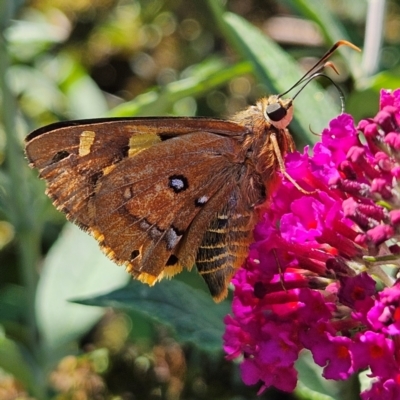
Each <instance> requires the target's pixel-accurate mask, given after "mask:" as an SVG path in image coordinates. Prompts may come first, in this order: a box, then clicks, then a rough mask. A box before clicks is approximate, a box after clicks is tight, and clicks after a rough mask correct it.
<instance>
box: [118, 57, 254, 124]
mask: <svg viewBox="0 0 400 400" xmlns="http://www.w3.org/2000/svg"><path fill="white" fill-rule="evenodd" d="M250 71H251V66H250V64H249V63H247V62H241V63H239V64H236V65H234V66H229V65H227V64H226V63H225V62H223V61H222V60H220V59H216V58H212V59H208V60H206V61H204V62H203V63H201V64H198V65H196V68H193V69H192V70H191V71H189V72H188V73H186V77H185V78H184V79H181V80H179V81H175V82H172V83H169V84H168V85H165V86H164V87H163V88H161V89H160V90H159V89H157V90H151V91H149V92H146V93H143V94H141V95H139V96H137V97H136V98H135V99H134V100H132V101H128V102H126V103H124V104H121V105H120V106H118V107H115V108H114V109H113V110H112V112H111V113H110V116H113V117H126V116H134V115H141V116H146V115H165V114H167V113H171V111H172V107H173V105H174V104H175V103H176V102H178V101H179V100H182V99H184V98H186V97H198V96H200V95H202V94H204V93H207V92H209V91H210V90H211V89H213V88H216V87H218V86H221V85H223V84H225V83H227V82H229V81H230V80H231V79H232V78H234V77H236V76H240V75H243V74H246V73H249V72H250Z"/></svg>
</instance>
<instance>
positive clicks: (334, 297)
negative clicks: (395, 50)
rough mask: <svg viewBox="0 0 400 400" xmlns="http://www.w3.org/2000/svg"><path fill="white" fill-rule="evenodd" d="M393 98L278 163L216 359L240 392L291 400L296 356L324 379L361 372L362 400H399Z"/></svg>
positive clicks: (398, 161) (397, 159)
mask: <svg viewBox="0 0 400 400" xmlns="http://www.w3.org/2000/svg"><path fill="white" fill-rule="evenodd" d="M399 124H400V90H396V91H394V92H389V91H382V93H381V105H380V111H379V112H378V114H377V115H376V116H375V117H374V118H371V119H366V120H363V121H361V122H360V123H359V124H358V126H357V127H356V126H355V125H354V121H353V119H352V117H351V116H350V115H346V114H342V115H340V116H339V117H337V118H336V119H334V120H332V121H331V122H330V125H329V128H328V129H326V130H324V131H323V133H322V137H321V141H320V142H319V143H317V144H316V145H315V146H314V148H313V155H312V156H310V155H309V154H308V149H306V150H305V151H304V153H303V154H300V153H297V152H296V153H292V154H289V155H288V156H287V158H286V169H287V172H288V173H289V175H291V177H292V178H294V179H295V181H296V182H297V183H298V185H299V186H300V187H301V188H303V189H304V192H301V191H300V190H299V189H298V188H295V187H294V186H293V184H292V183H291V182H289V181H288V180H286V179H285V177H284V176H283V177H282V183H281V185H280V187H279V188H278V190H277V191H276V193H275V194H274V196H273V199H272V201H271V205H270V208H269V209H268V211H267V212H266V214H265V215H264V217H263V220H262V221H261V222H260V223H259V224H258V226H257V228H256V230H255V243H254V244H253V245H252V247H251V249H250V254H249V257H248V259H247V261H246V263H245V265H244V267H243V268H241V269H240V270H239V271H238V272H237V273H236V275H235V277H234V279H233V281H232V282H233V284H234V286H235V292H234V299H233V306H232V311H233V316H231V315H229V316H227V317H226V318H225V324H226V331H225V334H224V348H225V352H226V353H227V357H228V358H230V359H233V358H237V357H241V360H242V361H241V365H240V367H241V374H242V379H243V381H244V382H245V383H246V384H249V385H251V384H256V383H257V382H260V381H261V382H262V387H261V389H260V392H262V391H263V390H264V389H265V388H267V387H269V386H275V387H277V388H279V389H281V390H284V391H292V390H293V389H294V388H295V386H296V383H297V371H296V369H295V365H294V363H295V361H296V360H297V358H298V356H299V353H300V351H301V350H303V349H308V350H309V351H310V352H311V353H312V355H313V358H314V361H315V363H316V364H318V365H319V366H321V367H323V376H324V377H325V378H327V379H334V380H343V379H346V378H348V377H349V376H350V375H351V374H353V373H356V372H359V371H362V370H367V369H369V372H368V374H369V376H370V377H371V378H372V379H371V381H372V385H371V387H370V388H369V389H368V390H366V391H364V392H363V393H362V394H361V397H362V399H363V400H367V399H368V400H369V399H371V400H372V399H373V400H378V399H385V400H387V399H389V400H390V399H392V400H395V399H400V281H397V280H396V278H395V274H396V272H397V269H398V267H399V266H400V246H399V244H398V242H397V241H398V238H399V233H400V190H399V189H400V188H399V178H400V127H399Z"/></svg>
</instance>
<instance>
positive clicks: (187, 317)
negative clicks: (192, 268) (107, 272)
mask: <svg viewBox="0 0 400 400" xmlns="http://www.w3.org/2000/svg"><path fill="white" fill-rule="evenodd" d="M75 302H77V303H79V304H87V305H94V306H102V307H115V308H119V309H124V310H131V311H135V312H139V313H142V314H145V315H147V316H149V317H150V318H153V319H155V320H157V321H159V322H161V323H163V324H166V325H169V326H171V327H172V328H174V330H175V331H176V333H177V335H178V337H179V338H180V339H181V340H182V341H191V342H193V343H195V344H197V345H198V346H199V347H200V348H203V349H206V350H216V349H221V348H222V335H223V332H224V323H223V318H224V316H225V315H226V314H228V313H229V311H230V304H229V303H228V302H226V301H225V302H222V303H221V304H215V303H214V302H213V300H212V299H211V297H210V295H209V294H208V293H205V292H203V291H202V290H197V289H194V288H192V287H191V286H189V285H186V284H184V283H182V282H180V281H178V280H177V279H173V280H171V281H162V282H160V283H157V285H156V286H154V287H149V286H147V285H143V284H142V283H140V282H137V281H133V282H131V283H129V284H128V285H127V286H126V287H124V288H121V289H117V290H115V291H113V292H110V293H107V294H104V295H102V296H98V297H91V298H90V297H86V298H82V297H81V298H80V299H79V300H75Z"/></svg>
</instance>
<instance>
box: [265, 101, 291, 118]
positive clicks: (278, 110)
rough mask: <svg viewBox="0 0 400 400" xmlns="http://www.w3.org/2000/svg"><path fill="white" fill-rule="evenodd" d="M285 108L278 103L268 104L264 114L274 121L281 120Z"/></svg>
mask: <svg viewBox="0 0 400 400" xmlns="http://www.w3.org/2000/svg"><path fill="white" fill-rule="evenodd" d="M286 114H287V109H286V108H285V107H284V106H283V105H282V104H280V103H273V104H268V106H267V107H266V109H265V115H266V116H267V117H268V118H269V119H270V120H271V121H274V122H278V121H281V120H283V118H285V117H286Z"/></svg>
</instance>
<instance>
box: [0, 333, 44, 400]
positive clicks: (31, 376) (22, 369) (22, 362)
mask: <svg viewBox="0 0 400 400" xmlns="http://www.w3.org/2000/svg"><path fill="white" fill-rule="evenodd" d="M26 355H27V353H26V352H24V351H22V349H21V347H20V346H18V344H17V343H16V342H14V341H13V340H11V339H9V338H7V337H6V336H5V334H4V332H3V330H2V329H0V367H1V368H2V369H4V370H5V371H6V372H8V373H10V374H11V375H13V376H14V377H15V378H16V379H17V380H18V381H20V382H21V383H22V385H23V386H24V387H25V388H26V389H27V390H28V391H29V392H30V393H32V394H34V395H35V396H36V397H37V398H38V399H39V398H41V399H42V398H44V393H43V392H42V390H41V387H42V385H40V382H39V380H40V379H41V378H40V377H39V376H37V374H36V373H35V370H34V368H33V366H32V360H30V361H28V360H27V358H26ZM37 371H38V369H37Z"/></svg>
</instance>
